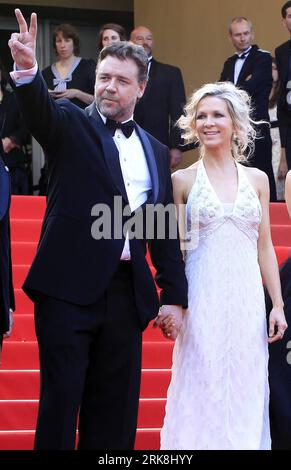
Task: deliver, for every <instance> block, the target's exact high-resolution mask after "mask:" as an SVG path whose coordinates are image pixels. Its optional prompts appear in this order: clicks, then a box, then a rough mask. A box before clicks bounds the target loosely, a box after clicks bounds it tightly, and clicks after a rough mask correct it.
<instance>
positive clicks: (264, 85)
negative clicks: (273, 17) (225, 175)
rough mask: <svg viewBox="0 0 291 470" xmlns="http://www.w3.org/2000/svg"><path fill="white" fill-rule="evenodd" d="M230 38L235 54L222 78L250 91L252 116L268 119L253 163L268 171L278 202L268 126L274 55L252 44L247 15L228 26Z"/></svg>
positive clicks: (251, 32) (257, 144)
mask: <svg viewBox="0 0 291 470" xmlns="http://www.w3.org/2000/svg"><path fill="white" fill-rule="evenodd" d="M229 39H230V41H231V42H232V44H233V46H234V48H235V49H236V54H234V55H233V56H231V57H229V58H228V59H227V60H226V61H225V63H224V66H223V70H222V73H221V76H220V81H230V82H233V83H234V84H235V85H237V86H238V87H240V88H242V89H243V90H245V91H247V92H248V93H249V95H250V97H251V100H252V106H253V116H252V117H253V119H254V120H256V121H260V120H263V121H267V123H266V124H260V125H258V126H257V129H258V132H259V138H258V139H257V140H256V142H255V149H254V154H253V157H252V158H251V160H250V163H251V165H252V166H254V167H256V168H259V169H260V170H262V171H264V172H265V173H267V175H268V178H269V183H270V199H271V201H276V185H275V179H274V173H273V168H272V140H271V135H270V127H269V124H268V123H269V111H268V109H269V95H270V91H271V88H272V59H271V55H270V54H269V53H268V52H266V51H263V50H261V49H259V48H258V46H257V45H252V41H253V39H254V32H253V27H252V23H251V22H250V21H249V20H248V19H247V18H244V17H237V18H234V19H233V20H232V21H231V23H230V26H229Z"/></svg>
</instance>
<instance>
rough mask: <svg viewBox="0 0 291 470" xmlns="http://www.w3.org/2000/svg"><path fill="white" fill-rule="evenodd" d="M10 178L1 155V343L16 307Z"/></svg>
mask: <svg viewBox="0 0 291 470" xmlns="http://www.w3.org/2000/svg"><path fill="white" fill-rule="evenodd" d="M9 207H10V179H9V173H8V171H7V169H6V167H5V165H4V163H3V160H2V158H1V157H0V345H1V339H2V335H3V333H5V332H6V331H8V330H9V308H12V309H13V310H14V309H15V304H14V292H13V284H12V267H11V247H10V226H9Z"/></svg>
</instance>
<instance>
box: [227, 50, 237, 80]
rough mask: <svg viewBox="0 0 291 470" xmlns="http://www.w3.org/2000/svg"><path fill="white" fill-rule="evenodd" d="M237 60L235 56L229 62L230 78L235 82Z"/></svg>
mask: <svg viewBox="0 0 291 470" xmlns="http://www.w3.org/2000/svg"><path fill="white" fill-rule="evenodd" d="M235 62H236V56H233V58H232V60H231V61H230V64H229V70H228V80H229V81H230V82H232V83H234V66H235Z"/></svg>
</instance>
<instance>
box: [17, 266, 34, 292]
mask: <svg viewBox="0 0 291 470" xmlns="http://www.w3.org/2000/svg"><path fill="white" fill-rule="evenodd" d="M29 268H30V265H28V264H22V265H17V266H15V265H14V266H13V284H14V289H21V287H22V285H23V283H24V280H25V278H26V276H27V273H28V271H29Z"/></svg>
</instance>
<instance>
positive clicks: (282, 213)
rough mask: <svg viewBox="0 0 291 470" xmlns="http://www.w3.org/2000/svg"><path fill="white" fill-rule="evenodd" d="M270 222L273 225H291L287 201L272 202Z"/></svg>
mask: <svg viewBox="0 0 291 470" xmlns="http://www.w3.org/2000/svg"><path fill="white" fill-rule="evenodd" d="M270 222H271V225H288V224H290V225H291V220H290V218H289V214H288V211H287V207H286V203H285V202H271V204H270Z"/></svg>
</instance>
